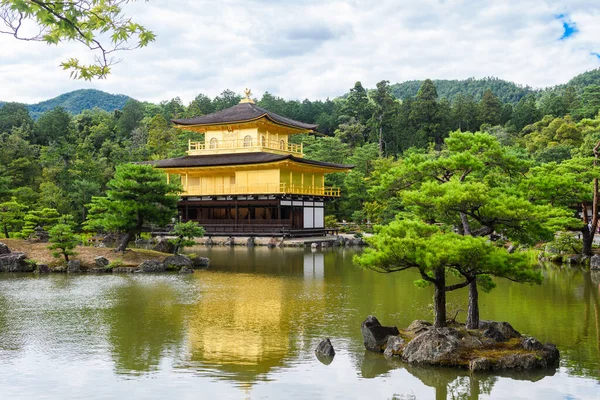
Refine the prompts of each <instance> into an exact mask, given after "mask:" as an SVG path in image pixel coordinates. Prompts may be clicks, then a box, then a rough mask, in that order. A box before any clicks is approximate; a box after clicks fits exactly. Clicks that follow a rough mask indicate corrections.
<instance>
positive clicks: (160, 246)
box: [152, 237, 175, 253]
mask: <svg viewBox="0 0 600 400" xmlns="http://www.w3.org/2000/svg"><path fill="white" fill-rule="evenodd" d="M152 250H154V251H159V252H161V253H173V252H174V251H175V246H174V245H173V244H172V243H170V242H169V240H168V239H167V238H164V237H160V238H158V239H156V244H155V245H154V247H153V248H152Z"/></svg>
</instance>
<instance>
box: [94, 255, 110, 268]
mask: <svg viewBox="0 0 600 400" xmlns="http://www.w3.org/2000/svg"><path fill="white" fill-rule="evenodd" d="M94 262H95V263H96V266H97V267H98V268H106V267H108V264H110V261H108V258H106V257H103V256H98V257H96V258H94Z"/></svg>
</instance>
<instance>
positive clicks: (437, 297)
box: [433, 268, 446, 328]
mask: <svg viewBox="0 0 600 400" xmlns="http://www.w3.org/2000/svg"><path fill="white" fill-rule="evenodd" d="M433 310H434V313H435V324H434V325H435V327H436V328H443V327H444V326H446V271H444V268H436V270H435V292H434V295H433Z"/></svg>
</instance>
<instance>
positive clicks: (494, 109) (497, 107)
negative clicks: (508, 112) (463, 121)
mask: <svg viewBox="0 0 600 400" xmlns="http://www.w3.org/2000/svg"><path fill="white" fill-rule="evenodd" d="M501 121H502V102H500V99H498V97H497V96H496V95H495V94H494V93H492V91H491V90H490V89H487V90H486V91H485V93H483V97H482V98H481V101H480V102H479V122H480V123H482V124H490V125H492V126H494V125H499V124H500V122H501Z"/></svg>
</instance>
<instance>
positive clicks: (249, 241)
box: [246, 236, 256, 247]
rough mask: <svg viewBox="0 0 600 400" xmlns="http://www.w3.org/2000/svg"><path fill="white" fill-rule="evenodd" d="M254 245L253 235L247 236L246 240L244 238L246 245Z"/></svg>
mask: <svg viewBox="0 0 600 400" xmlns="http://www.w3.org/2000/svg"><path fill="white" fill-rule="evenodd" d="M255 245H256V242H255V241H254V237H253V236H250V237H249V238H248V240H246V246H248V247H254V246H255Z"/></svg>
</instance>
